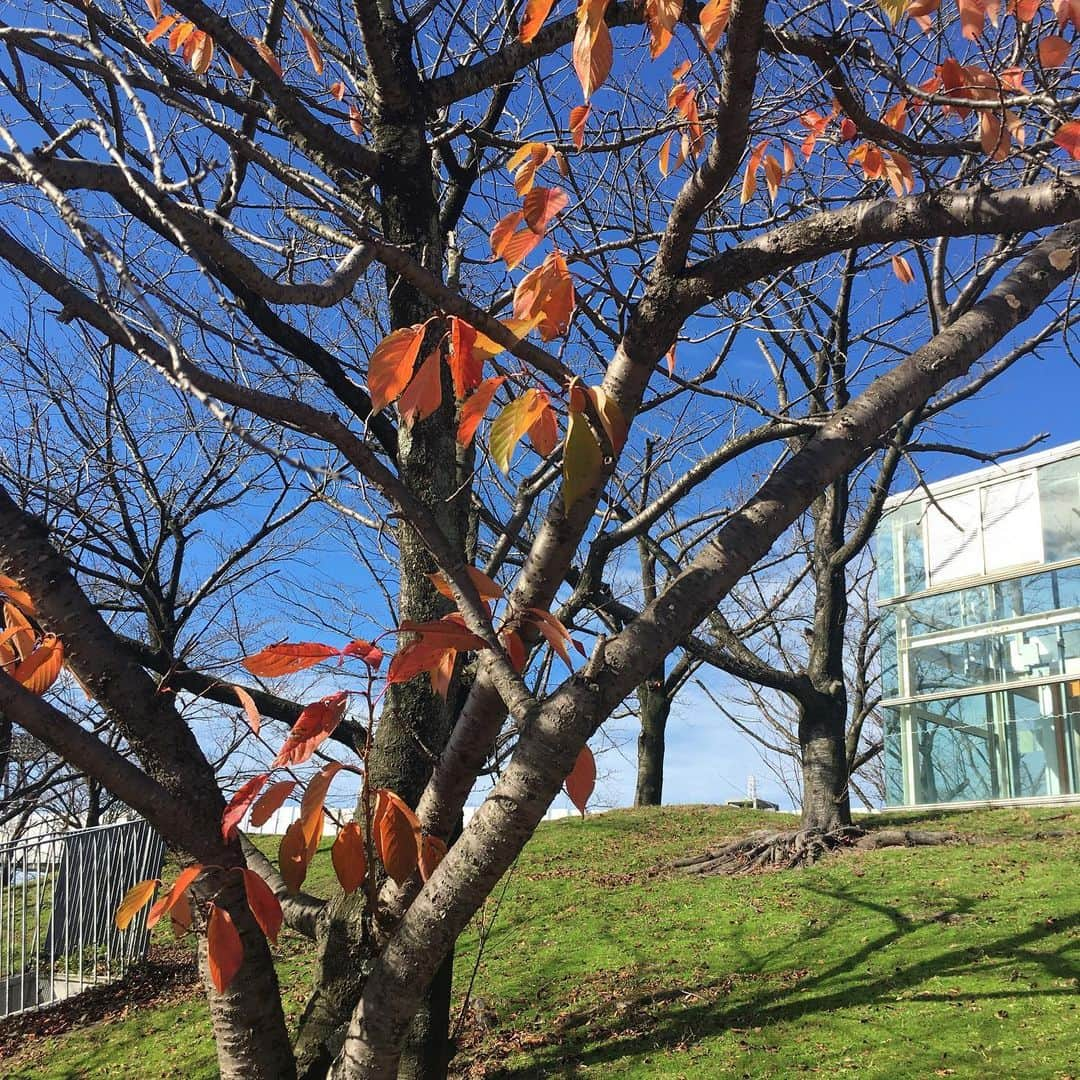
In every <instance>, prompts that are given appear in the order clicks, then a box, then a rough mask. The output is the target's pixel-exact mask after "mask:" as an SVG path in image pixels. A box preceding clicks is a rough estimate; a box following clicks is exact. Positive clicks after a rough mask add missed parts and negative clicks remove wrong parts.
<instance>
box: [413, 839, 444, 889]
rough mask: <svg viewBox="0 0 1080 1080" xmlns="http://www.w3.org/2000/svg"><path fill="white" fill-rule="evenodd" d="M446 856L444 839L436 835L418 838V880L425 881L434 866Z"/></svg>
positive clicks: (433, 870)
mask: <svg viewBox="0 0 1080 1080" xmlns="http://www.w3.org/2000/svg"><path fill="white" fill-rule="evenodd" d="M444 858H446V841H444V840H440V839H439V837H437V836H424V837H422V838H421V840H420V860H419V861H420V880H421V881H427V879H428V878H429V877H431V875H432V874H433V873H434V872H435V867H437V866H438V865H439V863H441V862H442V861H443V859H444Z"/></svg>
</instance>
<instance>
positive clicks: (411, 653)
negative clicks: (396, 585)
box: [386, 615, 487, 683]
mask: <svg viewBox="0 0 1080 1080" xmlns="http://www.w3.org/2000/svg"><path fill="white" fill-rule="evenodd" d="M398 631H399V632H400V633H406V632H408V633H415V634H419V635H420V636H419V640H417V641H414V642H412V643H411V644H409V645H406V646H405V647H404V648H403V649H399V650H398V651H397V652H396V653H395V654H394V658H393V660H391V661H390V670H389V671H388V672H387V674H386V681H387V682H388V683H400V682H408V681H409V679H412V678H414V677H415V676H417V675H419V674H420V673H421V672H422V671H429V672H430V671H433V670H435V669H436V668H438V666H439V665H440V664H441V663H442V662H443V660H444V658H445V656H446V654H447V653H448V652H461V651H468V652H473V651H475V650H478V649H486V648H487V644H486V643H485V641H484V639H483V638H481V637H477V635H476V634H474V633H472V631H470V630H467V629H466V628H465V627H464V626H463V625H462V624H461V622H460V617H455V616H453V615H448V616H447V617H446V618H445V619H439V620H438V621H437V622H428V623H415V622H403V623H402V624H401V625H400V626H399V627H398Z"/></svg>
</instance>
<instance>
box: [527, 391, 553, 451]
mask: <svg viewBox="0 0 1080 1080" xmlns="http://www.w3.org/2000/svg"><path fill="white" fill-rule="evenodd" d="M527 435H528V437H529V442H530V443H532V447H533V449H534V450H535V451H536V452H537V453H538V454H539V455H540V456H541V457H548V456H549V455H551V454H553V453H554V452H555V447H556V446H557V445H558V442H559V421H558V418H557V417H556V416H555V410H554V409H553V408H552V407H551V405H550V404H545V405H544V407H543V408H542V409H541V410H540V415H539V416H538V417H537V418H536V420H535V421H534V422H533V425H532V427H530V428H529V430H528V432H527Z"/></svg>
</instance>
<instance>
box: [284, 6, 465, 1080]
mask: <svg viewBox="0 0 1080 1080" xmlns="http://www.w3.org/2000/svg"><path fill="white" fill-rule="evenodd" d="M383 30H384V32H385V33H386V38H387V41H388V43H389V44H390V46H391V47H392V49H393V51H394V60H395V65H396V68H397V71H398V74H399V76H400V77H401V78H402V79H403V80H404V81H405V83H406V84H407V88H406V90H407V92H406V93H405V94H404V95H403V98H402V99H401V100H396V101H393V102H388V101H385V100H382V99H376V100H374V101H373V102H372V105H373V108H372V114H373V122H372V125H371V132H372V137H373V146H374V148H375V149H376V150H377V151H378V153H379V155H380V158H381V160H382V162H383V165H384V167H385V178H384V180H383V181H382V184H381V211H382V232H383V235H384V236H385V237H386V238H387V239H388V240H389V241H391V242H392V243H394V244H397V245H399V246H400V247H402V248H404V249H405V250H408V251H410V252H412V253H413V254H414V257H416V258H417V260H418V261H419V262H420V263H421V264H422V265H423V266H424V267H425V268H426V269H427V270H428V271H430V272H431V273H432V274H434V275H435V276H437V277H440V278H441V277H442V276H443V272H444V249H445V238H444V237H443V235H442V232H441V228H440V224H439V204H438V200H437V197H436V186H435V185H436V178H435V175H434V173H433V171H432V165H431V160H432V151H431V148H430V147H429V146H428V144H427V140H426V137H425V124H426V121H427V117H426V114H425V111H424V102H423V100H422V95H421V93H420V86H419V76H418V75H417V72H416V69H415V66H414V64H413V60H412V51H411V49H412V42H411V32H410V31H409V29H408V28H407V27H406V26H405V25H404V24H401V23H396V22H395V23H390V22H389V21H388V20H385V19H384V20H383ZM409 91H411V92H409ZM387 292H388V296H389V309H390V326H391V328H392V329H399V328H402V327H407V326H412V325H415V324H417V323H423V322H425V321H426V320H427V319H428V318H430V317H431V315H432V314H433V313H434V308H433V305H432V301H431V300H430V299H429V298H428V297H427V296H425V295H424V294H423V293H421V292H419V290H417V289H416V288H415V287H414V286H412V285H411V284H410V283H409V282H407V281H405V280H403V279H401V278H399V277H398V275H397V274H396V273H395V272H393V271H389V270H388V271H387ZM442 330H443V327H442V326H439V325H436V326H434V327H433V328H432V332H431V333H429V335H428V341H427V342H426V343H425V348H424V349H422V350H421V354H420V355H421V357H426V356H427V355H428V353H429V352H430V349H431V348H432V347H433V346H434V345H435V343H436V342H437V341H438V340H439V338H440V337H441V334H442ZM442 382H443V399H442V405H441V407H440V408H439V409H438V410H437V411H436V412H435V413H434V414H433V415H432V416H430V417H428V418H427V419H425V420H420V421H418V422H416V423H415V424H414V425H412V426H411V427H406V426H405V425H404V424H399V426H398V461H397V467H398V474H399V476H400V477H401V479H402V481H403V483H404V484H405V486H406V487H407V488H408V489H409V490H410V491H411V492H412V493H413V494H414V495H415V496H416V497H417V498H418V499H419V500H420V501H422V502H423V503H424V505H425V506H426V508H427V509H428V510H429V511H430V513H431V514H432V516H433V517H434V518H435V520H436V521H437V522H438V524H439V526H440V527H441V529H442V531H443V533H444V535H445V536H446V537H447V538H448V539H449V540H450V542H451V543H452V544H454V545H455V547H457V548H458V550H459V551H460V552H461V553H462V554H464V551H465V546H466V536H467V531H468V514H469V504H470V496H471V484H470V482H469V479H470V476H471V472H472V452H471V451H469V452H468V453H466V452H465V451H463V450H462V449H461V448H460V447H459V446H458V443H457V420H456V411H455V405H454V392H453V385H452V383H451V381H450V374H449V367H448V365H446V364H443V365H442ZM396 531H397V543H398V550H399V573H400V577H399V581H398V617H399V619H401V620H407V619H408V620H413V621H416V622H427V621H430V620H433V619H438V618H440V617H441V616H442V615H445V614H446V613H447V612H448V611H450V610H452V609H453V605H452V604H451V603H450V602H449V601H447V600H446V599H445V598H444V597H442V596H440V595H439V593H438V592H437V591H436V590H435V588H434V587H433V585H432V583H431V580H430V578H429V577H428V575H429V574H431V573H432V572H433V571H435V570H436V569H437V567H436V566H435V564H434V562H433V561H432V558H431V556H430V554H429V553H428V551H427V549H426V547H425V546H424V544H423V543H422V542H421V540H420V538H419V536H418V535H417V534H416V532H415V531H414V530H413V528H412V527H411V526H410V525H408V524H406V523H404V522H402V523H401V524H400V525H398V527H397V530H396ZM455 683H456V680H455ZM455 690H456V686H455V685H452V686H451V690H450V693H449V695H448V700H449V701H450V702H455V700H456V693H455ZM455 719H456V709H455V708H454V707H452V706H451V705H448V704H447V702H446V701H443V699H442V698H441V697H440V696H439V695H438V694H436V693H435V692H434V691H433V690H432V688H431V684H430V682H429V680H428V679H427V678H426V677H420V678H416V679H413V680H411V681H410V682H408V683H405V684H395V685H393V686H391V687H389V689H388V691H387V694H386V698H385V703H384V707H383V710H382V714H381V716H380V719H379V724H378V727H377V729H376V733H375V740H374V745H373V747H372V751H371V754H370V756H369V760H368V782H369V784H371V785H372V786H373V787H375V788H381V787H385V788H389V789H391V790H392V791H394V792H395V793H396V794H398V795H399V796H401V798H402V799H404V800H405V801H406V802H407V803H408V804H409V805H410V806H413V807H415V806H416V804H417V802H418V800H419V798H420V795H421V793H422V792H423V790H424V788H425V786H426V785H427V782H428V779H429V777H430V775H431V769H432V765H433V764H434V756H436V755H438V754H439V753H440V752H441V751H442V749H443V747H444V746H445V745H446V741H447V739H448V738H449V735H450V731H451V729H452V727H453V724H454V721H455ZM363 904H364V898H363V895H362V893H361V892H359V891H358V892H357V893H356V894H354V896H353V897H345V898H343V899H341V900H339V901H337V902H336V903H335V904H334V906H333V908H332V909H331V912H330V917H329V919H328V920H327V934H326V937H325V939H324V941H323V942H322V943H321V949H320V968H319V976H318V981H317V985H316V988H315V991H314V993H313V996H312V999H311V1001H309V1003H308V1007H307V1010H306V1011H305V1014H304V1019H303V1021H302V1023H301V1028H300V1032H299V1035H298V1038H297V1047H296V1048H297V1056H298V1060H299V1062H300V1072H301V1075H302V1076H305V1077H311V1078H312V1080H314V1078H315V1077H316V1076H320V1075H325V1071H326V1068H327V1067H328V1066H329V1063H330V1061H331V1060H332V1058H333V1056H334V1055H335V1054H336V1052H337V1049H338V1047H339V1046H340V1041H341V1039H342V1038H343V1036H344V1030H345V1025H346V1024H347V1022H348V1020H349V1017H350V1016H351V1014H352V1012H353V1010H354V1008H355V1007H356V1005H357V1003H358V1002H359V1000H360V994H361V993H362V990H363V984H364V979H365V976H366V967H367V965H368V964H369V963H370V959H371V941H370V935H369V933H368V932H367V928H366V927H365V926H364V920H363V917H362V909H363ZM452 971H453V951H452V950H451V952H450V953H449V955H448V956H447V958H446V960H445V962H444V964H443V966H442V968H441V969H440V971H439V973H438V975H437V976H436V978H435V979H434V981H433V983H432V985H431V987H430V989H429V992H428V995H427V998H426V1000H425V1002H424V1004H423V1005H422V1006H421V1008H420V1010H419V1011H418V1013H417V1014H416V1017H415V1019H414V1021H413V1024H412V1027H411V1029H410V1032H409V1035H408V1037H407V1038H406V1041H405V1045H404V1047H403V1051H402V1058H401V1067H400V1074H399V1075H400V1076H402V1077H407V1078H409V1080H442V1078H444V1077H445V1076H446V1070H447V1066H448V1063H449V1038H448V1034H449V1033H448V1026H449V1012H450V978H451V973H452Z"/></svg>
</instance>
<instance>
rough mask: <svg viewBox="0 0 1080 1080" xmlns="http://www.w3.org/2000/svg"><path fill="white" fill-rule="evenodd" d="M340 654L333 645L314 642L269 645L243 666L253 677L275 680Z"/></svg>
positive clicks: (247, 659) (248, 658) (247, 658)
mask: <svg viewBox="0 0 1080 1080" xmlns="http://www.w3.org/2000/svg"><path fill="white" fill-rule="evenodd" d="M340 652H341V650H340V649H335V648H333V646H331V645H322V644H320V643H318V642H314V641H305V642H299V643H297V644H295V645H290V644H288V642H281V643H279V644H277V645H268V646H267V647H266V648H265V649H263V650H262V652H257V653H255V655H254V656H245V657H244V661H243V664H244V667H245V668H247V670H248V671H250V672H251V674H252V675H258V676H261V677H265V678H274V677H275V676H278V675H291V674H293V672H296V671H303V670H304V669H305V668H309V667H314V666H315V665H316V664H318V663H320V662H321V661H323V660H326V659H327V658H328V657H331V656H337V655H338V654H339V653H340Z"/></svg>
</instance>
